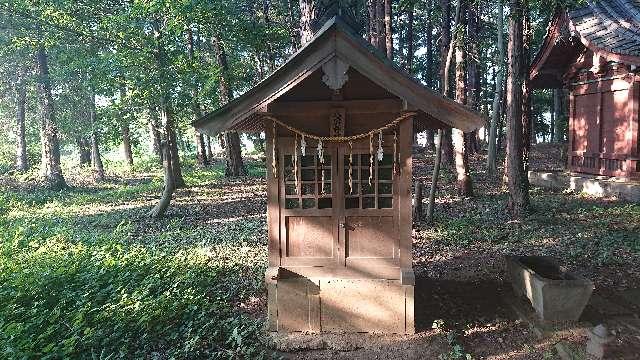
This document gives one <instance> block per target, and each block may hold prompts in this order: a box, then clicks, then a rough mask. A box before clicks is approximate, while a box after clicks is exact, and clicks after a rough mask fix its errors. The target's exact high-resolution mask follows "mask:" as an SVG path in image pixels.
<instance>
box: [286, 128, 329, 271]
mask: <svg viewBox="0 0 640 360" xmlns="http://www.w3.org/2000/svg"><path fill="white" fill-rule="evenodd" d="M278 140H279V142H280V146H279V149H280V152H279V153H280V158H279V160H280V161H279V167H280V171H281V174H282V176H280V177H279V178H280V182H279V184H280V191H279V193H280V207H281V220H280V234H281V238H280V239H281V240H280V249H281V264H282V266H335V265H336V264H337V262H338V259H339V258H340V256H339V254H338V251H339V250H338V249H339V245H338V235H339V234H338V229H339V221H338V220H339V219H338V216H337V214H338V209H337V208H336V206H335V205H336V204H337V203H338V202H337V201H336V200H337V199H336V198H337V196H338V195H337V192H336V191H335V190H336V189H335V188H336V186H335V182H334V181H333V180H334V179H335V178H336V177H337V176H336V175H337V174H336V173H337V167H336V158H337V145H336V144H326V145H325V146H324V147H325V153H324V162H322V161H321V160H320V157H319V156H318V154H317V143H314V142H310V141H308V143H307V145H308V146H307V149H306V150H307V152H306V155H305V156H302V155H301V151H300V148H299V144H298V149H297V162H298V164H297V165H295V164H294V159H295V155H296V151H295V150H294V140H293V139H291V138H280V139H278ZM294 170H295V171H294ZM296 171H297V176H298V181H297V182H296V178H295V177H296Z"/></svg>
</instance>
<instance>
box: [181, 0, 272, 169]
mask: <svg viewBox="0 0 640 360" xmlns="http://www.w3.org/2000/svg"><path fill="white" fill-rule="evenodd" d="M265 2H266V0H265ZM193 41H194V40H193V30H191V28H189V29H187V53H188V56H189V61H191V62H192V63H193V62H194V61H195V54H194V46H193ZM191 85H192V90H191V109H192V111H193V119H194V121H195V120H198V119H200V118H201V117H202V107H201V106H200V101H199V100H198V97H199V92H198V87H199V84H197V83H195V84H191ZM195 145H196V160H197V163H198V165H200V166H206V165H207V149H206V148H205V143H204V135H203V134H201V133H200V132H199V131H196V132H195Z"/></svg>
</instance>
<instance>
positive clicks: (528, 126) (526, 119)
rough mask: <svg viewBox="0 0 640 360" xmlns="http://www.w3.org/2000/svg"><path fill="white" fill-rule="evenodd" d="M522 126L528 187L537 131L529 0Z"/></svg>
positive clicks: (524, 31) (525, 22)
mask: <svg viewBox="0 0 640 360" xmlns="http://www.w3.org/2000/svg"><path fill="white" fill-rule="evenodd" d="M522 6H523V8H522V11H523V17H522V21H523V23H522V68H521V71H522V75H521V79H522V128H523V129H524V133H523V134H522V138H523V140H524V152H523V156H522V159H523V163H524V178H523V180H522V181H523V182H525V183H526V187H527V189H528V188H529V176H528V174H529V158H530V156H531V144H535V143H536V131H535V128H534V125H535V124H534V122H533V118H532V116H531V99H532V96H533V95H532V94H531V86H530V83H531V81H530V80H529V65H530V63H531V41H532V35H533V34H532V29H531V18H530V16H531V14H530V12H529V0H522Z"/></svg>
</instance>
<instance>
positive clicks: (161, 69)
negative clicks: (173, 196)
mask: <svg viewBox="0 0 640 360" xmlns="http://www.w3.org/2000/svg"><path fill="white" fill-rule="evenodd" d="M153 30H154V39H155V42H156V43H155V46H156V51H155V54H154V55H155V58H156V67H157V69H158V73H159V78H160V82H161V84H162V86H161V92H160V109H159V110H160V117H161V121H162V124H163V127H164V132H165V141H166V142H167V147H168V148H169V154H170V155H171V159H170V160H169V161H167V159H164V157H165V156H164V155H165V153H164V152H163V165H164V164H169V165H170V166H171V170H172V172H173V182H174V187H175V188H183V187H186V186H187V185H186V183H185V181H184V178H183V177H182V167H181V164H180V155H179V153H178V139H177V136H176V127H175V124H174V122H173V113H172V110H171V104H170V97H169V95H168V94H169V92H170V89H171V87H173V85H171V79H169V78H168V75H167V74H166V73H165V69H166V68H167V65H166V64H167V59H166V57H167V54H166V52H165V49H164V46H163V44H162V36H163V34H162V32H161V31H160V24H159V21H158V20H156V21H154V23H153Z"/></svg>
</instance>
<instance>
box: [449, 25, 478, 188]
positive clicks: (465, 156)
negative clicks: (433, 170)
mask: <svg viewBox="0 0 640 360" xmlns="http://www.w3.org/2000/svg"><path fill="white" fill-rule="evenodd" d="M455 44H456V45H455V46H456V79H455V82H456V101H457V102H459V103H460V104H462V105H464V104H465V103H466V102H467V97H466V95H467V86H466V85H467V84H466V76H465V75H466V72H465V70H466V69H465V52H464V35H463V34H462V33H461V32H460V33H458V34H456V40H455ZM452 138H453V139H452V140H453V147H454V149H455V164H456V177H457V180H458V181H457V187H458V193H459V194H460V195H462V196H472V195H473V182H472V180H471V175H470V174H469V149H468V143H467V140H466V138H467V136H465V134H464V132H462V130H459V129H452Z"/></svg>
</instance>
